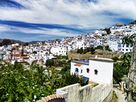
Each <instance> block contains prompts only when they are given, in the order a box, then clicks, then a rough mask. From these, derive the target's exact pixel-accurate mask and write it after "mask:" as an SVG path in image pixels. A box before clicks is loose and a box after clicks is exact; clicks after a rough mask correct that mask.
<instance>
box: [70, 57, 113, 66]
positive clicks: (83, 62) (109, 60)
mask: <svg viewBox="0 0 136 102" xmlns="http://www.w3.org/2000/svg"><path fill="white" fill-rule="evenodd" d="M89 60H94V61H101V62H113V60H112V59H109V58H90V59H88V60H73V61H72V62H74V63H79V64H85V65H89Z"/></svg>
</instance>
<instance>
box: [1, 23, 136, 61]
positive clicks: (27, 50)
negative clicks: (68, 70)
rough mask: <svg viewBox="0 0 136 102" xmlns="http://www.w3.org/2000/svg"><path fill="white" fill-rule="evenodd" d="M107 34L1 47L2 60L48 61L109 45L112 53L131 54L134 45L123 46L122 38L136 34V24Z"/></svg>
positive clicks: (95, 33)
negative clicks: (74, 51)
mask: <svg viewBox="0 0 136 102" xmlns="http://www.w3.org/2000/svg"><path fill="white" fill-rule="evenodd" d="M109 30H110V32H108V33H107V31H106V30H105V29H99V30H96V31H95V32H93V33H88V34H86V35H79V36H76V37H66V38H63V39H62V40H52V41H45V42H44V43H43V42H37V43H34V44H32V43H31V44H28V45H25V46H24V45H20V44H18V43H15V44H11V45H7V46H1V47H0V59H2V60H6V61H10V62H13V63H14V62H15V61H18V62H28V63H32V62H33V61H39V60H42V61H43V62H46V60H47V59H51V58H54V57H55V56H59V55H62V56H65V55H67V53H68V52H69V51H71V50H75V49H80V48H83V49H84V48H87V47H97V46H99V45H101V46H102V45H109V47H110V49H111V50H112V51H119V52H123V53H126V52H130V51H131V50H132V47H133V46H132V45H124V44H122V38H123V37H124V36H127V35H131V34H134V33H136V24H129V25H121V24H117V25H115V26H112V27H110V28H109Z"/></svg>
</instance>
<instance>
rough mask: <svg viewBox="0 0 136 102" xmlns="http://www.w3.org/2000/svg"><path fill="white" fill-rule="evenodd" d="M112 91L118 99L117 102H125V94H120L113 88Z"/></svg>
mask: <svg viewBox="0 0 136 102" xmlns="http://www.w3.org/2000/svg"><path fill="white" fill-rule="evenodd" d="M114 91H115V93H116V95H117V97H118V102H127V101H126V100H125V97H126V96H125V94H122V92H121V91H120V90H119V89H117V88H114Z"/></svg>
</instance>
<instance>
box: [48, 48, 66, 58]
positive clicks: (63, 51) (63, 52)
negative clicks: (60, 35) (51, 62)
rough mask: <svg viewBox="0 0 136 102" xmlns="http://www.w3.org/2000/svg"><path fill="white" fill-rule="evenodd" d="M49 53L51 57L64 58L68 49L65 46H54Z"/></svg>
mask: <svg viewBox="0 0 136 102" xmlns="http://www.w3.org/2000/svg"><path fill="white" fill-rule="evenodd" d="M50 52H51V53H52V54H53V55H58V56H59V55H62V56H66V55H67V52H68V47H67V46H54V47H52V48H51V49H50Z"/></svg>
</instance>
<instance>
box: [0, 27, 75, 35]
mask: <svg viewBox="0 0 136 102" xmlns="http://www.w3.org/2000/svg"><path fill="white" fill-rule="evenodd" d="M7 31H8V32H17V33H18V32H21V33H26V34H43V35H57V36H61V37H62V36H63V37H67V36H75V33H72V32H71V33H70V32H67V30H58V29H48V28H42V29H29V28H20V27H14V26H7V25H0V32H1V34H2V32H7Z"/></svg>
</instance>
